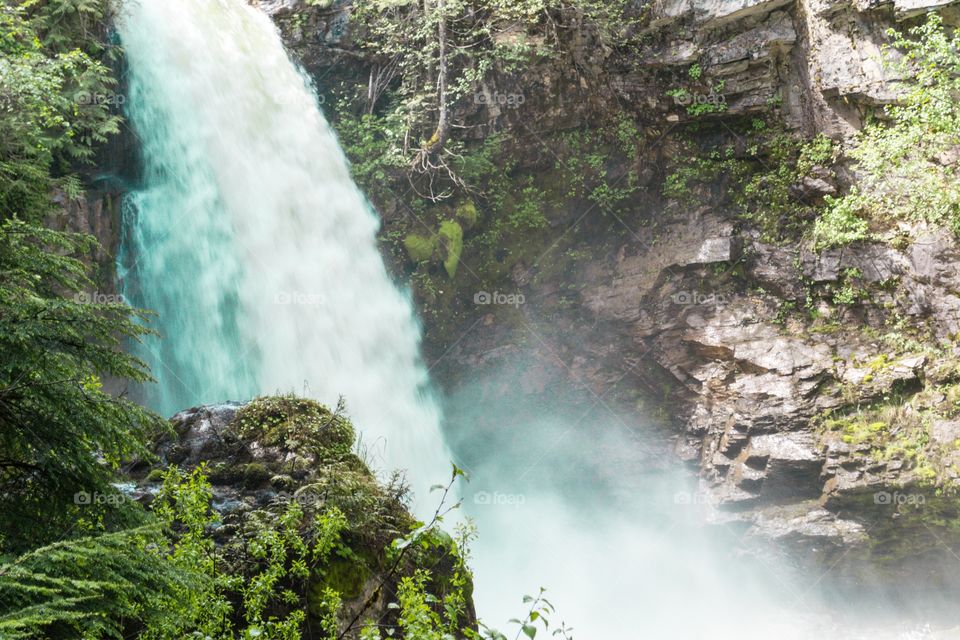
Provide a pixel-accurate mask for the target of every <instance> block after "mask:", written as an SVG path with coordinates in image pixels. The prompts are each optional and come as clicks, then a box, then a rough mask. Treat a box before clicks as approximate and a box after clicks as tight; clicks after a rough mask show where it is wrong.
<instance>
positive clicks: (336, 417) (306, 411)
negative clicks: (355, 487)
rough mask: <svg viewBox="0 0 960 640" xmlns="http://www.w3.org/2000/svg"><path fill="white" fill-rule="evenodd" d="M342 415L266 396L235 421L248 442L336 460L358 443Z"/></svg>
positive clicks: (304, 402)
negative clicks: (252, 441) (308, 452)
mask: <svg viewBox="0 0 960 640" xmlns="http://www.w3.org/2000/svg"><path fill="white" fill-rule="evenodd" d="M341 413H342V409H338V410H337V411H336V412H332V411H330V410H329V409H328V408H327V407H325V406H323V405H322V404H320V403H319V402H316V401H315V400H310V399H307V398H298V397H296V396H292V395H286V396H265V397H261V398H257V399H255V400H253V401H251V402H250V403H248V404H246V405H244V406H243V407H242V408H241V409H240V410H239V411H238V412H237V418H236V420H237V425H238V427H239V429H238V430H239V433H240V436H241V437H242V438H243V439H245V440H256V441H257V442H259V443H260V444H261V445H265V446H268V447H276V446H278V447H283V448H286V449H289V450H291V451H300V450H307V451H310V452H311V453H314V454H319V455H321V456H322V457H330V458H337V457H341V456H343V455H346V454H348V453H350V450H351V449H352V448H353V444H354V442H355V440H356V432H355V431H354V428H353V425H352V424H351V423H350V421H349V420H347V419H346V417H344V416H343V415H342V414H341Z"/></svg>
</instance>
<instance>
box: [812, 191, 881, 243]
mask: <svg viewBox="0 0 960 640" xmlns="http://www.w3.org/2000/svg"><path fill="white" fill-rule="evenodd" d="M826 202H827V208H826V210H825V211H824V212H823V214H821V216H820V217H819V218H818V219H817V222H816V225H815V226H814V230H813V237H814V241H815V242H816V246H817V248H818V249H828V248H830V247H840V246H844V245H847V244H850V243H852V242H857V241H860V240H866V239H867V238H868V235H869V234H868V233H867V229H868V224H867V221H866V220H864V219H863V218H862V217H860V215H859V212H860V211H861V210H862V208H863V206H864V203H863V199H862V198H860V197H859V195H858V192H856V191H854V192H852V193H851V194H849V195H847V196H844V197H842V198H832V197H830V196H827V198H826Z"/></svg>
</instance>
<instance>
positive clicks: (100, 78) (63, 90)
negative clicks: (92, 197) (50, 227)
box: [0, 0, 119, 222]
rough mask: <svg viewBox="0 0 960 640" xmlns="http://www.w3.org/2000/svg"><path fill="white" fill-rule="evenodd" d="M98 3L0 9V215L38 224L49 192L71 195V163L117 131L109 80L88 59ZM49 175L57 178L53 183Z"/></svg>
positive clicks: (97, 49) (93, 50)
mask: <svg viewBox="0 0 960 640" xmlns="http://www.w3.org/2000/svg"><path fill="white" fill-rule="evenodd" d="M104 4H105V3H104V2H101V1H100V0H56V1H48V2H33V1H31V2H18V3H14V4H13V5H11V3H5V4H4V5H3V6H2V7H0V211H2V212H3V215H4V216H11V215H17V216H20V217H21V218H23V219H24V220H28V221H31V222H39V221H40V220H41V218H42V216H43V215H45V214H47V213H49V212H50V211H51V210H52V203H51V202H50V192H51V190H52V189H53V188H55V187H59V188H62V189H64V190H65V191H66V192H67V193H70V194H73V195H76V194H77V191H78V188H77V183H76V181H75V180H74V179H72V178H71V177H70V176H69V174H68V171H69V168H70V165H71V163H73V162H77V161H81V162H83V161H89V160H91V159H92V157H93V149H94V146H95V145H97V144H100V143H102V142H105V141H106V139H107V137H108V136H109V135H111V134H114V133H116V132H117V131H119V117H117V116H115V115H112V114H111V100H110V98H112V97H113V88H114V87H115V84H116V81H115V80H114V79H113V77H112V76H111V74H110V71H109V69H108V68H107V67H106V66H105V65H104V64H103V63H102V62H100V61H98V60H97V59H95V58H94V57H92V56H93V55H96V54H99V53H102V52H103V47H102V46H100V45H99V44H98V39H97V38H96V37H94V34H92V33H91V32H90V30H91V28H92V25H93V24H94V23H95V22H96V21H97V20H99V19H100V18H101V17H102V15H103V13H104V11H105V8H104ZM53 169H56V171H57V173H58V174H60V176H59V177H54V175H55V174H54V173H53V172H52V170H53Z"/></svg>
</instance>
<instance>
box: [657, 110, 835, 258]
mask: <svg viewBox="0 0 960 640" xmlns="http://www.w3.org/2000/svg"><path fill="white" fill-rule="evenodd" d="M741 128H742V129H743V130H742V133H741V139H742V140H744V141H745V142H746V154H744V153H743V150H742V149H739V148H738V147H737V145H735V144H727V145H723V146H718V147H714V148H712V149H707V150H704V149H700V148H696V147H694V146H693V145H687V148H686V149H685V152H684V153H683V154H682V155H681V157H682V158H683V159H682V160H681V161H680V162H678V163H677V165H676V166H674V167H673V169H672V171H671V172H670V173H668V174H667V176H666V178H665V180H664V185H663V194H664V196H666V197H668V198H673V199H677V200H679V201H681V202H684V203H688V204H692V203H694V202H696V201H698V200H699V198H701V197H702V195H703V193H702V192H701V191H700V190H698V187H699V188H702V189H708V188H709V189H712V188H714V187H716V186H720V187H722V188H723V189H724V191H725V192H726V195H727V197H728V198H729V199H730V201H731V202H732V204H733V205H734V206H735V207H736V208H737V209H738V210H739V213H740V216H741V217H742V218H743V219H745V220H748V221H750V222H751V223H753V224H754V225H756V226H757V227H758V228H759V229H760V231H761V233H762V235H763V238H764V240H766V241H783V240H792V239H796V238H799V237H801V236H802V235H803V234H805V233H807V232H808V230H809V228H810V224H809V223H810V221H811V220H812V219H813V217H814V216H815V212H816V211H817V210H818V204H817V203H813V202H808V201H806V200H805V199H804V198H802V197H800V196H798V195H797V193H796V192H795V186H796V185H797V183H798V182H800V181H801V180H802V179H803V178H805V177H807V176H810V175H811V174H812V173H813V172H814V170H815V169H816V168H818V167H825V166H829V165H830V164H831V163H832V160H833V156H834V153H835V150H834V143H833V141H832V140H830V139H829V138H827V137H826V136H823V135H818V136H816V137H815V138H813V139H810V140H804V139H803V138H801V137H799V136H797V135H796V134H793V133H790V132H786V131H782V130H780V129H779V128H778V127H772V126H769V125H768V124H767V123H766V122H765V121H763V120H761V119H756V120H754V121H753V122H752V123H751V125H750V126H749V127H747V128H743V127H742V125H741ZM831 222H836V221H831ZM824 232H827V229H824Z"/></svg>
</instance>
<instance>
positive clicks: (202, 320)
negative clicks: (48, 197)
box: [118, 0, 450, 496]
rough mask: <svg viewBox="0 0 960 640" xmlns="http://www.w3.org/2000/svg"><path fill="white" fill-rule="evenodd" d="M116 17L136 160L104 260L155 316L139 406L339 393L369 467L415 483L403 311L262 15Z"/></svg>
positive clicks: (430, 403) (435, 417) (429, 472)
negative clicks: (113, 256) (115, 264)
mask: <svg viewBox="0 0 960 640" xmlns="http://www.w3.org/2000/svg"><path fill="white" fill-rule="evenodd" d="M118 30H119V34H120V38H121V41H122V44H123V46H124V49H125V52H126V59H127V63H128V65H129V78H128V79H129V85H130V90H129V93H130V96H129V99H128V100H127V101H126V104H127V112H128V116H129V118H130V121H131V123H132V125H133V128H134V130H135V131H136V133H137V136H138V137H139V139H140V142H141V148H142V154H143V169H144V170H143V180H142V184H140V185H139V186H138V188H137V189H136V190H135V191H134V192H133V193H132V194H130V196H129V197H128V198H127V201H126V203H125V207H124V220H123V224H124V243H123V255H122V256H121V258H120V274H121V279H122V287H123V292H124V294H125V295H126V296H127V297H128V298H129V299H130V301H131V302H133V303H134V304H137V305H139V306H142V307H145V308H147V309H151V310H153V311H155V312H156V313H157V317H156V321H155V323H154V326H155V327H156V328H157V329H158V330H159V332H160V334H161V339H158V340H150V341H148V342H147V343H146V344H145V345H144V348H143V349H142V351H141V353H142V355H143V357H144V358H145V359H146V360H147V361H148V363H149V364H150V365H151V367H152V369H153V371H154V373H155V375H156V378H157V384H156V385H152V387H151V388H149V389H147V390H146V393H147V399H148V402H149V404H150V406H152V407H153V408H155V409H157V410H158V411H160V412H162V413H164V414H168V415H169V414H171V413H173V412H175V411H178V410H181V409H184V408H187V407H189V406H192V405H197V404H202V403H203V404H206V403H215V402H221V401H225V400H246V399H249V398H251V397H253V396H255V395H258V394H270V393H277V392H296V393H299V394H301V395H306V396H310V397H313V398H316V399H318V400H321V401H323V402H325V403H327V404H329V405H335V404H336V403H337V401H338V398H339V397H341V396H343V397H344V398H345V399H346V402H347V407H348V410H349V413H350V416H351V417H352V418H353V420H354V422H355V423H356V424H357V427H358V429H360V430H361V431H362V433H363V435H364V442H365V447H366V451H365V453H366V455H367V456H368V457H370V458H371V459H372V462H373V463H374V465H375V466H377V467H380V468H382V469H387V470H389V469H392V468H403V469H407V470H408V473H409V476H410V479H411V481H412V483H413V486H414V488H415V490H417V494H418V495H421V496H426V493H427V491H426V487H428V486H430V485H432V484H434V483H437V482H443V481H444V480H446V479H447V478H448V476H449V460H450V456H449V454H448V452H447V449H446V447H445V445H444V442H443V438H442V436H441V433H440V411H439V410H438V408H437V404H436V402H435V401H434V398H433V396H432V394H431V393H430V387H429V378H428V375H427V371H426V369H425V367H424V366H423V364H422V362H421V361H420V355H419V354H420V330H419V325H418V323H417V321H416V318H415V315H414V312H413V308H412V304H411V301H410V298H409V296H408V295H407V293H405V292H404V291H401V290H400V289H398V288H397V287H396V286H395V285H394V284H393V283H392V281H391V279H390V278H389V276H388V274H387V271H386V269H385V267H384V264H383V260H382V258H381V256H380V253H379V251H378V248H377V244H376V233H377V229H378V226H379V219H378V218H377V216H376V215H375V213H374V212H373V211H372V210H371V208H370V206H369V205H368V203H367V201H366V199H365V198H364V196H363V195H362V194H361V193H360V192H359V191H358V190H357V188H356V186H355V185H354V184H353V182H352V180H351V178H350V173H349V169H348V166H347V162H346V159H345V157H344V155H343V152H342V151H341V149H340V146H339V143H338V141H337V138H336V136H335V135H334V133H333V131H332V130H331V128H330V126H329V124H328V123H327V121H326V120H325V118H324V116H323V114H322V112H321V111H320V108H319V107H318V104H317V98H316V94H315V92H314V91H313V89H312V87H311V86H310V84H309V82H308V81H307V80H306V79H305V77H304V76H303V74H302V73H301V72H300V71H299V69H298V68H297V67H296V66H295V65H294V64H293V63H292V62H291V61H290V60H289V59H288V57H287V54H286V51H285V50H284V48H283V44H282V42H281V40H280V36H279V34H278V33H277V31H276V28H275V27H274V25H273V23H272V22H271V21H270V20H269V18H267V16H265V15H264V14H262V13H261V12H259V11H257V10H255V9H253V8H251V7H250V6H248V5H247V4H246V3H244V2H243V1H242V0H137V1H135V2H128V3H127V4H126V5H125V8H124V11H123V14H122V15H121V17H120V20H119V24H118Z"/></svg>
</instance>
